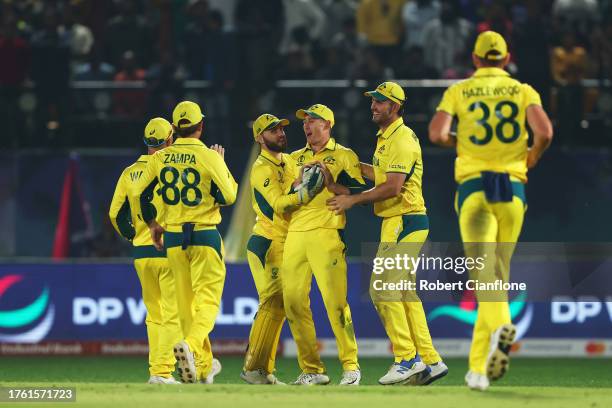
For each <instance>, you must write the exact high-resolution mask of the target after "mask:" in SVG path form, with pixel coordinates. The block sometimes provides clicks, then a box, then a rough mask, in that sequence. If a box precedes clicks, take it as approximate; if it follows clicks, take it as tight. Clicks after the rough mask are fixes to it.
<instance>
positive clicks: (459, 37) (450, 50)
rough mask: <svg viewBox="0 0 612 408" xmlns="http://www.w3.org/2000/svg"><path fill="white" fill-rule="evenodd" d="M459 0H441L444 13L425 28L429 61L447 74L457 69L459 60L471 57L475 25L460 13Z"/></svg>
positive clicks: (425, 43) (442, 73) (424, 37)
mask: <svg viewBox="0 0 612 408" xmlns="http://www.w3.org/2000/svg"><path fill="white" fill-rule="evenodd" d="M459 12H460V10H459V2H458V0H441V1H440V15H439V16H438V17H437V18H435V19H433V20H431V21H430V22H429V23H427V24H426V25H425V28H423V51H424V52H425V54H424V56H425V64H426V65H428V66H431V67H433V68H434V69H435V70H436V71H437V72H439V73H440V74H441V75H443V76H445V77H447V76H448V75H445V74H446V71H447V70H455V69H456V68H457V63H458V62H459V61H462V60H465V61H469V58H465V57H466V56H468V53H469V51H468V50H469V48H470V46H471V44H472V38H473V34H474V27H473V26H472V24H471V23H470V22H469V21H467V20H466V19H464V18H461V17H459Z"/></svg>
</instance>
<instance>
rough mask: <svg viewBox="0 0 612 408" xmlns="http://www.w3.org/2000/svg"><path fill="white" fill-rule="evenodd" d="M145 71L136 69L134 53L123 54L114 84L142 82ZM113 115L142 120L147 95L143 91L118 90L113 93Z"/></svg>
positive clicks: (129, 51)
mask: <svg viewBox="0 0 612 408" xmlns="http://www.w3.org/2000/svg"><path fill="white" fill-rule="evenodd" d="M145 74H146V72H145V70H144V69H142V68H139V67H138V62H137V59H136V56H135V55H134V52H133V51H131V50H128V51H125V52H124V53H123V59H122V60H121V70H120V71H119V72H117V74H116V75H115V82H130V81H144V79H145ZM113 99H114V111H115V114H117V115H119V116H122V117H124V118H128V119H142V116H143V115H144V114H145V111H146V100H147V94H146V91H145V90H143V89H119V90H116V91H115V93H114V98H113Z"/></svg>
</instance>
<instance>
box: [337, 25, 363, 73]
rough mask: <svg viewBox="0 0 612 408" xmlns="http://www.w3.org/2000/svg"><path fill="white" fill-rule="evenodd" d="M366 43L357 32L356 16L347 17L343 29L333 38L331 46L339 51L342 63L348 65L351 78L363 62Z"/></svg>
mask: <svg viewBox="0 0 612 408" xmlns="http://www.w3.org/2000/svg"><path fill="white" fill-rule="evenodd" d="M364 45H365V44H364V41H363V40H362V39H361V38H360V37H359V35H358V34H357V25H356V22H355V17H347V18H346V20H344V22H343V23H342V31H340V32H339V33H337V34H336V35H335V36H334V37H333V38H332V39H331V46H332V47H333V48H335V49H337V50H338V51H339V55H338V57H339V58H340V61H341V63H342V64H344V65H346V66H347V68H348V71H347V72H349V73H351V74H350V75H351V76H350V77H351V78H353V77H354V75H355V70H356V69H357V67H358V66H359V64H360V63H361V57H362V51H363V48H364Z"/></svg>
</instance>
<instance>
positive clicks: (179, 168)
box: [135, 137, 238, 232]
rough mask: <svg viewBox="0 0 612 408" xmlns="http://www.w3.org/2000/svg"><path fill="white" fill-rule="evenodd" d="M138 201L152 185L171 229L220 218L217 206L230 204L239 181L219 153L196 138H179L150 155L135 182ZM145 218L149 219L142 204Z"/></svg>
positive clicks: (178, 230)
mask: <svg viewBox="0 0 612 408" xmlns="http://www.w3.org/2000/svg"><path fill="white" fill-rule="evenodd" d="M138 186H139V187H138V190H137V191H136V192H135V193H136V194H139V195H140V203H141V204H142V203H143V197H145V196H146V192H147V189H151V188H155V191H156V192H157V193H159V195H160V196H161V199H162V201H163V204H164V206H165V207H166V208H165V213H164V218H163V220H164V222H165V223H166V229H167V230H168V231H170V232H180V231H181V226H182V225H183V224H184V223H194V224H196V229H197V228H198V227H208V226H214V225H216V224H219V223H220V222H221V213H220V211H219V207H220V206H222V205H230V204H233V203H234V201H235V200H236V194H237V191H238V185H237V184H236V181H235V180H234V177H233V176H232V174H231V173H230V171H229V169H228V168H227V165H226V164H225V162H224V161H223V158H222V157H221V155H219V153H217V152H215V151H214V150H212V149H209V148H208V147H206V145H205V144H204V143H202V142H201V141H200V140H199V139H196V138H192V137H189V138H178V139H176V141H175V142H174V144H173V145H172V146H169V147H166V148H165V149H163V150H160V151H157V152H156V153H155V154H154V155H152V156H151V159H150V160H149V162H148V163H147V165H146V167H145V168H144V170H143V174H142V177H141V178H140V180H139V182H138ZM143 218H144V220H145V221H148V220H149V219H151V217H150V215H149V214H148V213H147V211H145V209H144V208H143Z"/></svg>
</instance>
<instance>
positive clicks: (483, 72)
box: [472, 67, 510, 77]
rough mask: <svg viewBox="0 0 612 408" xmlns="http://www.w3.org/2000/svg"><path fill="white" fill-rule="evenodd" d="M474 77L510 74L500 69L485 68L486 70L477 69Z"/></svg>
mask: <svg viewBox="0 0 612 408" xmlns="http://www.w3.org/2000/svg"><path fill="white" fill-rule="evenodd" d="M472 76H475V77H484V76H510V73H508V72H507V71H504V70H503V69H501V68H496V67H487V68H478V69H477V70H476V72H474V75H472Z"/></svg>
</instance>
